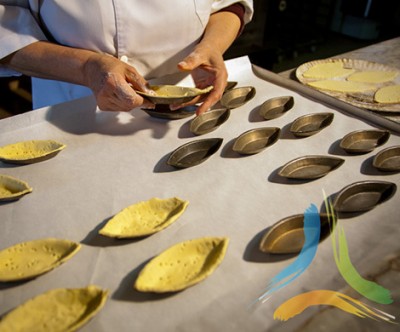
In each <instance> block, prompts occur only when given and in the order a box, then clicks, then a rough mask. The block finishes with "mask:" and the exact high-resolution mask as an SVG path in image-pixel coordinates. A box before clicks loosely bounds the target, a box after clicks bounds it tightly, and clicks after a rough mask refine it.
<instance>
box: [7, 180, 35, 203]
mask: <svg viewBox="0 0 400 332" xmlns="http://www.w3.org/2000/svg"><path fill="white" fill-rule="evenodd" d="M31 192H32V188H31V187H30V186H29V185H28V184H27V183H26V182H24V181H21V180H19V179H17V178H14V177H12V176H8V175H2V174H0V202H7V201H14V200H17V199H20V198H21V197H22V196H24V195H26V194H29V193H31Z"/></svg>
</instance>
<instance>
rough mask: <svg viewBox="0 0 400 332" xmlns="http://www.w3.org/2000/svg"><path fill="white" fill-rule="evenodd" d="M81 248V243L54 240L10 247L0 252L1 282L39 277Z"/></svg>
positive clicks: (41, 240) (24, 243) (42, 240)
mask: <svg viewBox="0 0 400 332" xmlns="http://www.w3.org/2000/svg"><path fill="white" fill-rule="evenodd" d="M80 248H81V245H80V244H79V243H75V242H72V241H68V240H60V239H53V238H48V239H40V240H33V241H29V242H22V243H18V244H16V245H14V246H11V247H8V248H6V249H4V250H2V251H0V281H3V282H10V281H20V280H26V279H31V278H34V277H37V276H39V275H41V274H43V273H45V272H48V271H50V270H52V269H54V268H55V267H57V266H59V265H61V264H62V263H64V262H65V261H67V260H69V259H70V258H71V257H72V256H74V255H75V254H76V253H77V252H78V251H79V249H80Z"/></svg>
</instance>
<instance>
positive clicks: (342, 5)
mask: <svg viewBox="0 0 400 332" xmlns="http://www.w3.org/2000/svg"><path fill="white" fill-rule="evenodd" d="M254 9H255V14H254V17H253V21H252V22H251V23H249V24H248V25H247V26H246V27H245V30H244V31H243V33H242V34H241V36H240V37H239V38H238V39H237V40H236V42H235V43H234V44H233V45H232V47H231V48H230V49H229V51H228V52H227V53H226V56H225V58H226V59H231V58H235V57H239V56H243V55H248V56H249V58H250V60H251V62H252V63H253V64H256V65H258V66H261V67H263V68H266V69H268V70H271V71H274V72H277V73H278V72H282V71H285V70H288V69H291V68H295V67H297V66H299V65H300V64H302V63H304V62H307V61H310V60H315V59H323V58H327V57H330V56H334V55H338V54H341V53H345V52H349V51H352V50H355V49H358V48H362V47H365V46H368V45H371V44H374V43H377V42H380V41H383V40H387V39H391V38H394V37H398V36H400V1H399V0H254ZM0 91H1V98H0V118H3V117H7V116H12V115H15V114H19V113H23V112H26V111H29V110H31V109H32V105H31V96H30V78H29V77H25V76H21V77H11V78H0Z"/></svg>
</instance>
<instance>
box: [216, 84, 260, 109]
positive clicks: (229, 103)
mask: <svg viewBox="0 0 400 332" xmlns="http://www.w3.org/2000/svg"><path fill="white" fill-rule="evenodd" d="M255 95H256V89H255V88H254V87H252V86H244V87H239V88H233V89H231V90H228V91H226V92H225V93H224V94H223V96H222V98H221V101H220V102H221V105H222V106H223V107H225V108H229V109H233V108H238V107H240V106H243V105H244V104H246V103H247V102H249V101H250V100H251V99H253V98H254V96H255Z"/></svg>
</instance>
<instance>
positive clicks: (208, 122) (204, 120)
mask: <svg viewBox="0 0 400 332" xmlns="http://www.w3.org/2000/svg"><path fill="white" fill-rule="evenodd" d="M229 116H230V110H229V108H218V109H213V110H210V111H208V112H205V113H203V114H201V115H199V116H197V117H195V118H194V119H193V120H192V121H191V123H190V131H191V132H192V133H193V134H195V135H203V134H207V133H209V132H212V131H214V130H215V129H217V128H218V127H219V126H221V125H222V124H223V123H225V122H226V121H227V120H228V119H229Z"/></svg>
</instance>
